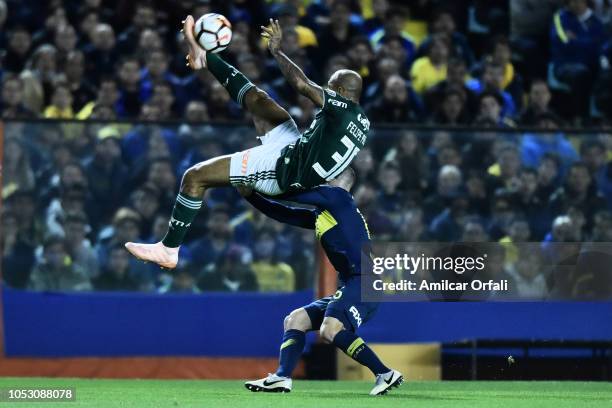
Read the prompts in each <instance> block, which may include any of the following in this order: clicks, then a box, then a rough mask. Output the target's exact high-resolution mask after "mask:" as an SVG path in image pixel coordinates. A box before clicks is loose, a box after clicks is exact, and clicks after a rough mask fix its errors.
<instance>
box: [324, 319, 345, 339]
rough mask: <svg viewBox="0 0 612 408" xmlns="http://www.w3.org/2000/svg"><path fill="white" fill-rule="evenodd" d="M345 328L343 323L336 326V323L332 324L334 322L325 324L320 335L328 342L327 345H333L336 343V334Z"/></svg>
mask: <svg viewBox="0 0 612 408" xmlns="http://www.w3.org/2000/svg"><path fill="white" fill-rule="evenodd" d="M343 327H344V326H342V323H339V322H338V324H336V323H332V322H324V323H323V324H322V325H321V330H320V332H319V334H320V335H321V338H322V339H323V340H324V341H325V342H327V343H332V342H333V341H334V337H336V334H338V333H339V332H340V331H341V330H342V329H343Z"/></svg>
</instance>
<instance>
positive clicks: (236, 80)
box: [206, 52, 255, 105]
mask: <svg viewBox="0 0 612 408" xmlns="http://www.w3.org/2000/svg"><path fill="white" fill-rule="evenodd" d="M206 67H207V68H208V70H209V71H210V73H211V74H213V76H214V77H215V78H217V80H218V81H219V82H220V83H221V85H223V86H224V87H225V89H227V92H229V94H230V96H231V97H232V99H233V100H235V101H236V102H238V103H239V104H240V105H242V102H243V100H244V95H246V93H247V91H248V90H249V89H251V88H254V87H255V84H253V83H252V82H251V81H249V79H248V78H247V77H245V76H244V74H243V73H242V72H240V71H238V70H237V69H236V68H234V67H233V66H231V65H230V64H228V63H227V62H225V61H223V59H221V57H220V56H219V55H217V54H215V53H213V52H209V53H207V54H206Z"/></svg>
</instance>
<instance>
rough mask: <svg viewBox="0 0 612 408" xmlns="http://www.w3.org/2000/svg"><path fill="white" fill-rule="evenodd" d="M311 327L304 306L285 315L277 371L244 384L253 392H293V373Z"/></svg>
mask: <svg viewBox="0 0 612 408" xmlns="http://www.w3.org/2000/svg"><path fill="white" fill-rule="evenodd" d="M311 328H312V324H311V322H310V317H308V313H306V310H304V308H300V309H296V310H294V311H293V312H291V313H290V314H289V316H287V317H285V322H284V329H285V332H284V334H283V342H282V343H281V346H280V356H279V364H278V369H277V370H276V373H274V374H268V376H267V377H266V378H261V379H259V380H253V381H247V382H246V383H244V386H245V387H246V388H247V389H248V390H250V391H253V392H259V391H264V392H291V388H292V386H293V382H292V381H291V373H292V372H293V370H294V369H295V366H296V365H297V363H298V361H299V359H300V356H301V355H302V352H303V351H304V343H305V339H306V332H307V331H308V330H311Z"/></svg>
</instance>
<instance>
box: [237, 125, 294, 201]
mask: <svg viewBox="0 0 612 408" xmlns="http://www.w3.org/2000/svg"><path fill="white" fill-rule="evenodd" d="M300 136H301V135H300V132H299V130H298V129H297V126H296V124H295V122H294V121H293V119H289V120H288V121H286V122H284V123H282V124H280V125H278V126H277V127H275V128H274V129H272V130H270V131H269V132H268V133H266V134H265V135H263V136H260V137H259V138H258V139H259V140H260V141H261V146H257V147H253V148H251V149H248V150H244V151H242V152H237V153H234V154H232V156H231V160H230V183H232V185H234V186H238V185H243V186H245V185H246V186H250V187H252V188H253V189H254V190H255V191H258V192H260V193H262V194H267V195H279V194H281V193H282V191H281V189H280V187H279V186H278V182H277V181H276V162H277V161H278V158H279V157H280V153H281V150H283V148H284V147H285V146H287V145H291V144H295V143H296V142H297V141H298V139H299V138H300Z"/></svg>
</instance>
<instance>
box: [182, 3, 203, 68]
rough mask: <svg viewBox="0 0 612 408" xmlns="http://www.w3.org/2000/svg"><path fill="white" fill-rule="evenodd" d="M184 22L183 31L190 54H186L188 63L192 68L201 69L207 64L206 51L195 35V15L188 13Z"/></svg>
mask: <svg viewBox="0 0 612 408" xmlns="http://www.w3.org/2000/svg"><path fill="white" fill-rule="evenodd" d="M182 24H183V28H182V29H181V32H182V33H183V35H184V36H185V41H187V46H188V47H189V54H187V55H186V56H185V60H186V64H187V66H188V67H190V68H191V69H194V70H195V69H201V68H203V67H205V66H206V53H205V52H204V50H203V49H201V48H200V46H199V45H198V43H197V41H196V40H195V37H194V36H193V26H194V25H195V21H194V19H193V16H191V15H188V16H187V17H186V18H185V19H184V20H183V21H182Z"/></svg>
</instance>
